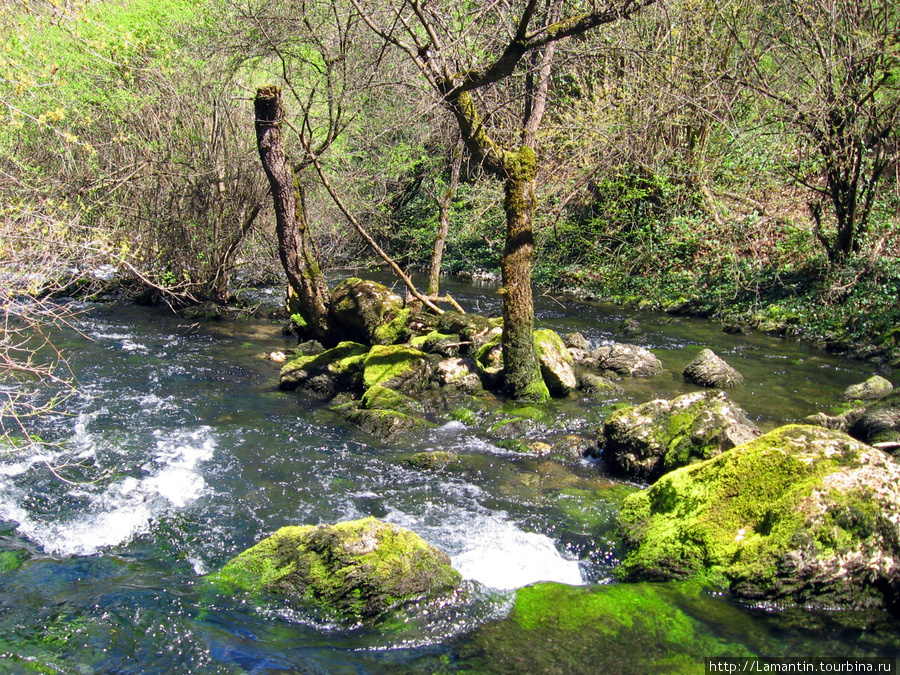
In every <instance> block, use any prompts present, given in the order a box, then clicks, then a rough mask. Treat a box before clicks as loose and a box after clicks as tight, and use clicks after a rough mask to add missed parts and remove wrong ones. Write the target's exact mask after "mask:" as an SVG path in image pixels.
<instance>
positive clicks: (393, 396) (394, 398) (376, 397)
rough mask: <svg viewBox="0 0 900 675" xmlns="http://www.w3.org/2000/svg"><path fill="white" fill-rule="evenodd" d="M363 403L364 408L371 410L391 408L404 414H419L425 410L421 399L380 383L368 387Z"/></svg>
mask: <svg viewBox="0 0 900 675" xmlns="http://www.w3.org/2000/svg"><path fill="white" fill-rule="evenodd" d="M362 404H363V407H364V408H367V409H369V410H373V409H379V410H391V411H394V412H399V413H404V414H419V415H421V414H422V413H423V412H424V409H423V405H422V403H421V401H417V400H415V399H413V398H410V397H409V396H404V395H403V394H401V393H399V392H397V391H394V390H393V389H388V388H387V387H382V386H381V385H378V384H376V385H375V386H374V387H369V388H368V389H366V393H364V394H363V397H362Z"/></svg>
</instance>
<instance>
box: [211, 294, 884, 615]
mask: <svg viewBox="0 0 900 675" xmlns="http://www.w3.org/2000/svg"><path fill="white" fill-rule="evenodd" d="M333 306H334V307H336V308H337V309H336V310H335V311H336V316H340V317H342V318H341V319H340V321H341V325H342V326H345V327H346V329H347V330H346V334H347V335H348V336H349V337H351V338H352V339H351V340H347V341H345V342H341V343H340V344H338V345H336V346H335V347H332V348H331V349H324V348H323V347H322V346H321V345H318V344H315V343H305V344H302V345H300V346H299V347H298V349H297V353H296V354H295V355H294V357H293V358H292V359H291V360H289V361H288V362H286V363H285V365H284V367H283V368H282V370H281V387H282V388H284V389H298V388H300V389H303V390H304V391H306V392H307V393H308V394H310V395H312V396H315V397H317V398H320V399H323V400H328V401H331V404H332V408H333V409H335V410H338V411H340V412H342V413H343V414H345V415H346V417H347V419H349V420H351V421H353V422H354V423H356V424H357V425H359V426H360V427H361V428H363V429H365V430H367V431H369V432H371V433H372V434H374V435H376V436H378V437H380V438H382V439H390V438H392V437H394V436H396V435H397V434H399V433H403V432H406V431H409V430H412V429H416V428H420V427H424V426H428V425H430V424H432V423H433V420H435V419H437V418H440V417H441V416H447V415H448V414H449V415H450V416H452V417H455V418H456V419H463V420H467V421H468V420H469V419H470V417H471V416H476V414H477V413H476V412H473V411H474V410H478V409H483V406H484V402H485V401H486V400H489V399H490V398H491V397H490V395H489V392H490V391H491V390H492V389H496V388H499V387H500V385H501V384H502V371H503V352H502V344H501V337H502V325H501V322H500V320H499V319H487V318H484V317H480V316H474V315H467V314H462V313H454V312H447V313H445V314H443V315H441V316H440V317H435V316H431V315H425V314H417V313H415V312H411V311H410V310H409V309H408V308H405V307H404V306H403V302H402V300H401V299H400V298H399V297H398V296H395V295H394V294H392V293H390V291H388V290H387V289H386V288H384V287H380V286H379V285H377V284H373V283H372V282H363V281H361V280H358V279H350V280H348V281H346V282H344V284H342V285H341V286H340V287H339V288H338V289H337V290H336V291H335V298H333ZM535 344H536V347H537V350H538V353H539V356H540V359H541V368H542V375H543V378H544V380H545V383H546V385H547V387H548V389H549V391H550V392H551V393H552V394H553V395H555V396H565V395H567V394H569V393H570V392H572V391H575V390H579V391H581V392H583V393H584V394H586V395H590V396H598V397H602V396H607V397H615V396H616V395H617V394H618V393H620V391H621V389H620V388H619V385H618V384H617V383H616V382H614V381H613V380H614V379H615V378H622V377H649V376H653V375H657V374H659V373H661V372H662V371H663V367H662V364H661V363H660V362H659V359H657V358H656V356H654V355H653V354H652V353H651V352H649V351H648V350H646V349H644V348H642V347H638V346H635V345H628V344H608V345H600V346H592V345H590V344H589V343H588V342H587V341H586V340H585V339H584V337H583V336H581V335H579V334H573V335H567V336H564V337H560V336H558V335H557V334H556V333H554V332H553V331H549V330H539V331H536V332H535ZM683 377H684V379H685V381H686V382H690V383H693V384H696V385H698V386H701V387H704V388H705V389H704V390H700V391H696V392H692V393H689V394H685V395H683V396H679V397H676V398H673V399H670V400H669V399H658V400H654V401H650V402H648V403H644V404H642V405H637V406H628V407H623V408H621V409H618V410H616V411H615V412H613V413H612V414H611V415H610V416H609V417H608V418H607V419H606V421H605V423H604V425H603V427H602V429H601V430H600V433H599V434H598V437H597V438H585V437H583V436H579V435H577V434H567V435H565V436H564V437H561V438H559V439H557V440H556V441H555V442H554V443H545V442H543V441H534V440H533V439H532V440H530V441H529V442H528V443H527V444H522V443H521V441H519V440H516V439H521V438H523V437H528V436H529V430H530V429H533V428H534V425H540V424H541V420H542V416H545V415H546V413H545V412H544V411H543V410H542V409H540V408H538V407H536V406H522V407H521V408H519V409H517V410H515V411H513V414H511V415H506V416H504V417H503V418H502V419H498V420H496V421H495V422H494V423H493V424H492V426H491V428H490V433H491V434H492V437H493V438H495V439H507V440H512V441H515V442H516V443H519V447H521V448H522V449H525V445H527V447H528V448H529V449H530V450H531V451H533V452H536V453H538V454H541V453H556V454H558V455H559V456H563V457H566V456H568V457H572V458H580V457H581V456H582V455H584V454H593V455H596V456H599V457H600V458H601V459H602V461H603V462H604V464H605V465H606V467H607V468H608V469H609V471H610V472H611V473H614V474H618V475H620V476H622V477H624V478H626V479H627V480H630V481H639V482H644V483H646V482H652V481H655V482H654V483H653V484H652V485H651V486H650V487H648V488H646V489H644V490H641V491H639V492H636V493H634V494H632V495H631V496H629V497H628V498H627V499H626V500H625V502H624V505H623V508H622V511H621V513H620V515H619V518H618V530H619V532H620V534H621V536H622V538H623V541H624V544H625V548H624V552H625V553H624V557H623V562H622V565H621V567H620V569H619V576H620V577H621V578H622V579H626V580H649V581H659V580H669V579H688V578H699V579H704V580H706V581H713V582H718V583H720V584H721V585H722V586H725V587H728V588H729V589H730V590H731V592H732V593H734V594H735V595H736V596H738V597H741V598H745V599H748V600H752V601H754V602H759V601H771V602H779V603H785V602H787V603H797V604H800V605H803V606H822V607H835V606H846V607H896V606H898V603H900V581H898V579H900V562H896V561H900V517H898V515H897V514H898V513H900V487H898V486H900V481H898V479H900V467H898V465H897V463H896V461H895V460H894V459H893V458H892V457H891V456H890V455H889V454H888V453H887V452H885V450H894V449H897V448H900V395H898V394H897V393H894V392H892V388H891V386H890V383H889V382H887V381H886V380H883V379H878V378H873V379H872V380H870V381H868V382H867V383H864V384H863V385H860V386H859V387H856V388H853V389H852V390H848V392H847V397H848V399H849V400H850V401H852V402H851V403H849V404H848V407H847V410H846V411H845V412H844V413H842V414H841V415H836V416H827V415H822V414H820V415H817V416H815V417H813V418H810V419H809V420H807V421H808V424H806V425H791V426H787V427H782V428H780V429H776V430H774V431H771V432H770V433H768V434H765V435H763V434H762V432H761V431H760V430H759V429H758V428H757V427H756V425H755V424H754V423H753V422H752V421H751V420H750V419H749V417H748V416H747V414H746V413H745V412H744V411H742V410H741V409H740V408H739V407H738V406H737V405H736V404H735V403H734V402H732V401H731V400H730V399H729V398H728V396H727V395H726V393H725V392H724V391H723V389H725V388H729V387H734V386H737V385H739V384H740V383H741V382H742V381H743V378H742V377H741V375H740V373H738V372H737V371H736V370H734V369H733V368H732V367H731V366H729V365H728V364H727V363H725V362H724V361H723V360H722V359H721V358H720V357H718V356H717V355H716V354H714V353H713V352H712V351H710V350H703V351H702V352H701V353H700V354H699V355H698V356H697V358H696V359H694V360H693V361H692V362H691V363H690V364H689V365H688V366H687V367H686V368H685V370H684V372H683ZM815 425H818V426H815ZM457 459H458V458H456V457H455V456H454V455H453V454H452V453H448V452H443V451H431V452H426V453H418V454H416V455H414V456H413V457H411V458H409V462H410V463H411V464H412V465H413V466H416V467H418V468H420V469H425V470H434V469H444V468H447V467H451V466H454V465H455V464H456V462H457ZM384 528H388V529H387V530H385V529H384ZM410 534H411V533H410ZM400 536H401V535H400V534H399V533H398V532H397V528H394V526H388V525H386V524H383V523H378V522H377V521H372V520H371V519H367V520H366V521H360V522H358V523H354V524H350V525H348V524H339V525H337V526H334V527H333V528H331V529H328V528H322V527H320V528H309V527H304V528H287V529H286V530H283V531H280V532H279V533H276V535H274V536H273V537H272V538H271V539H268V540H265V541H264V542H262V543H261V544H258V545H257V546H256V547H254V548H253V549H250V550H249V551H247V552H245V553H244V554H242V555H241V556H239V557H238V558H236V559H235V560H234V561H232V563H229V564H228V565H227V566H226V567H225V568H224V569H223V570H222V572H221V573H219V574H218V575H216V582H217V583H218V584H223V583H224V584H231V585H235V586H238V587H242V588H247V589H252V590H257V591H259V590H264V591H277V592H282V593H286V594H288V595H290V596H292V597H297V598H301V599H302V600H304V601H307V602H313V603H320V604H322V605H323V606H327V607H329V608H332V609H334V608H337V609H338V610H340V611H341V612H343V613H344V615H345V616H349V617H350V618H351V619H354V620H362V619H367V618H371V617H376V616H379V615H380V614H382V613H383V612H384V611H386V610H387V609H389V608H390V607H393V606H395V605H397V604H398V603H402V602H405V601H407V600H409V599H411V598H415V597H420V596H422V595H423V594H428V593H432V592H436V591H440V592H445V591H447V590H448V589H452V588H454V587H455V585H456V584H457V583H458V581H459V580H458V575H456V576H454V574H455V573H452V570H450V569H449V567H447V566H446V563H447V560H446V559H445V558H446V556H443V554H440V553H439V552H436V551H433V550H431V549H430V548H429V547H427V545H424V542H423V545H419V544H418V543H410V542H408V541H407V542H406V543H404V544H402V545H400V546H394V545H393V544H391V545H386V544H385V543H384V542H387V541H394V540H395V539H396V538H398V537H400ZM402 536H403V537H406V536H407V535H406V534H403V535H402ZM413 536H414V535H413ZM379 550H383V551H386V552H387V551H390V552H391V553H390V554H389V556H388V557H389V558H390V556H392V555H393V552H395V551H397V550H403V551H407V552H412V553H411V554H412V558H413V559H412V560H411V561H410V560H407V561H404V562H400V561H398V560H396V559H394V558H391V562H378V561H376V560H375V559H374V558H371V557H370V558H367V557H366V556H373V555H375V554H376V553H377V552H378V551H379ZM335 561H336V562H335ZM329 566H331V567H334V569H331V567H329ZM325 568H328V569H327V570H326V569H325ZM376 569H377V570H381V571H382V572H384V576H386V577H387V578H388V579H390V580H392V582H391V583H394V582H396V584H395V586H396V587H394V586H392V585H391V583H389V584H388V585H387V586H382V585H381V583H380V582H378V583H376V582H375V581H374V578H375V576H381V575H380V574H379V575H374V574H370V572H373V571H374V570H376ZM323 570H325V571H327V575H326V574H325V571H323ZM423 570H424V571H423ZM419 572H421V574H419ZM407 575H409V576H408V578H407ZM326 577H327V578H326ZM323 579H324V581H323ZM398 580H399V581H398ZM431 581H434V584H433V585H431V583H430V582H431Z"/></svg>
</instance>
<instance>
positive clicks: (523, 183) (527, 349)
mask: <svg viewBox="0 0 900 675" xmlns="http://www.w3.org/2000/svg"><path fill="white" fill-rule="evenodd" d="M504 163H505V164H506V167H507V175H508V177H507V179H506V181H505V182H504V185H503V192H504V199H503V208H504V211H505V212H506V246H505V248H504V250H503V259H502V260H501V261H500V269H501V273H502V275H503V287H502V288H501V289H500V295H501V296H502V298H503V372H504V379H505V383H506V389H507V392H508V393H509V394H510V395H511V396H513V397H514V398H518V399H528V400H544V399H547V398H549V397H550V394H549V392H548V391H547V386H546V384H545V383H544V379H543V377H542V376H541V365H540V361H539V360H538V356H537V350H536V349H535V346H534V299H533V297H532V291H531V266H532V262H533V260H534V231H533V229H532V217H533V215H534V209H535V197H534V177H535V170H536V163H535V155H534V150H532V149H531V148H530V147H528V146H523V147H522V148H520V149H519V150H518V151H517V152H507V153H506V155H505V162H504Z"/></svg>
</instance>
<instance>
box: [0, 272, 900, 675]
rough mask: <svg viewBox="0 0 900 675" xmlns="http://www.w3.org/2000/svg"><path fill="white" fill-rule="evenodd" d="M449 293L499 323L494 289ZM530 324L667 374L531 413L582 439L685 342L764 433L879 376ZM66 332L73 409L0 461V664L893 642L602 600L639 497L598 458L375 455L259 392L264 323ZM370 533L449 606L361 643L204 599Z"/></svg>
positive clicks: (267, 669) (828, 362) (449, 439)
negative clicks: (427, 572)
mask: <svg viewBox="0 0 900 675" xmlns="http://www.w3.org/2000/svg"><path fill="white" fill-rule="evenodd" d="M449 290H450V292H451V293H452V294H453V295H454V297H456V298H457V299H458V300H459V301H460V302H461V303H462V304H463V305H464V306H466V307H467V308H469V309H473V310H474V309H480V310H481V311H485V312H487V313H493V314H497V313H499V302H498V300H497V296H496V293H495V292H494V290H493V289H492V288H485V289H478V288H474V287H472V286H466V285H461V284H450V285H449ZM538 317H539V322H540V323H541V325H542V326H546V327H550V328H554V329H556V330H557V331H559V332H561V333H567V332H572V331H580V332H582V333H583V334H584V335H585V336H586V337H587V338H588V339H589V340H590V341H592V342H593V343H596V344H599V343H601V342H603V341H607V340H618V341H627V342H633V343H637V344H641V345H643V346H647V347H650V348H651V349H653V351H654V352H655V353H656V354H657V355H658V356H659V357H660V359H661V360H662V361H663V363H664V364H665V366H666V367H667V373H666V374H663V375H660V376H657V377H654V378H649V379H646V380H632V381H627V382H625V381H623V382H622V383H621V384H622V385H623V387H624V389H625V393H624V394H623V395H622V396H621V397H619V398H617V399H611V400H608V401H601V402H596V401H593V402H592V401H588V400H582V399H580V398H578V397H572V398H571V399H569V400H566V401H564V402H557V403H554V404H552V405H551V406H548V408H547V411H548V415H549V416H550V419H551V420H559V423H560V424H562V420H566V424H565V425H564V426H566V427H567V428H571V427H573V426H574V427H576V428H577V429H579V430H580V431H585V432H586V431H589V430H591V429H593V428H596V426H598V425H599V424H601V423H602V420H603V419H604V417H605V415H607V414H608V411H609V410H610V409H611V406H612V405H613V404H615V403H620V402H628V403H639V402H643V401H646V400H649V399H651V398H654V397H659V396H671V395H676V394H679V393H684V392H686V391H691V390H693V388H692V387H691V386H690V385H686V384H685V383H684V382H682V381H681V377H680V372H681V370H682V369H683V367H684V365H686V364H687V363H688V362H689V361H690V360H691V359H692V358H693V356H694V355H695V354H696V353H697V352H698V351H699V350H700V349H702V348H703V347H711V348H713V349H714V350H715V351H716V352H717V353H719V354H720V355H722V356H723V357H724V358H726V360H728V361H729V362H730V363H731V364H732V365H734V366H735V367H737V368H738V370H740V371H741V372H742V373H743V374H744V376H745V378H746V381H747V384H745V385H744V386H743V387H740V388H737V389H735V390H733V392H731V395H732V396H733V398H735V399H736V400H737V401H738V402H739V403H740V404H741V405H742V406H743V407H744V408H745V409H746V410H747V411H748V412H749V413H750V414H751V416H753V417H754V418H755V419H756V420H757V421H758V423H759V424H760V425H761V426H763V427H774V426H777V425H779V424H782V423H784V422H786V421H792V420H796V419H800V418H802V417H804V416H806V415H808V414H811V413H813V412H817V411H819V410H826V409H828V408H829V407H830V406H832V405H834V404H836V403H838V402H839V399H840V395H841V392H842V391H843V389H844V388H845V387H846V386H848V385H849V384H852V383H856V382H859V381H861V380H863V379H865V378H866V377H868V376H869V375H871V374H872V372H873V368H872V366H871V365H870V364H867V363H862V362H856V361H850V360H845V359H841V358H838V357H835V356H832V355H828V354H825V353H823V352H820V351H817V350H816V349H814V348H812V347H809V346H807V345H803V344H800V343H796V342H791V341H785V340H779V339H774V338H771V337H768V336H765V335H747V336H732V335H726V334H724V333H723V332H722V331H721V329H720V328H719V327H718V326H716V325H714V324H710V323H706V322H702V321H697V320H691V319H683V320H680V321H679V322H674V323H673V322H672V321H671V320H670V318H669V317H665V316H660V315H653V314H645V315H638V316H637V319H638V321H639V322H640V324H641V325H640V330H641V332H640V333H639V334H637V335H630V336H627V337H626V336H625V335H624V334H623V332H622V329H621V325H622V322H623V320H624V319H626V318H632V314H631V313H625V312H623V311H622V310H621V309H616V308H607V307H600V306H594V305H588V304H574V303H568V302H559V301H557V300H554V299H550V298H543V297H542V298H539V299H538ZM79 330H80V334H79V333H76V332H74V331H73V332H63V333H61V334H60V335H58V336H57V342H58V344H59V345H60V346H61V347H63V348H65V349H66V350H67V353H68V354H69V357H70V361H71V365H72V367H73V369H74V371H75V373H76V375H77V377H78V381H79V392H78V395H77V396H75V397H73V398H72V399H70V400H69V401H68V402H67V403H66V406H67V408H66V412H67V414H66V415H65V416H62V417H59V418H55V419H53V420H45V421H43V422H42V423H41V426H40V427H39V428H35V429H34V431H35V432H37V433H39V434H41V435H42V437H43V438H44V439H45V440H46V441H47V444H46V445H45V446H42V447H39V448H34V449H30V450H28V451H7V452H5V453H3V454H2V455H0V671H2V672H12V673H16V672H45V673H198V674H205V673H329V674H331V673H404V672H408V673H441V672H461V671H467V672H484V673H597V672H623V673H624V672H645V671H646V670H647V669H653V670H654V671H656V672H701V670H702V668H703V658H704V657H709V656H717V655H735V656H739V655H772V656H781V655H790V656H800V655H809V656H824V655H897V653H898V649H900V630H898V628H900V627H898V625H897V624H896V622H895V621H894V620H893V619H892V618H891V617H889V616H887V615H885V614H878V613H874V614H862V613H849V612H825V613H823V612H817V613H814V612H807V611H802V610H797V609H791V610H784V609H782V610H775V609H771V608H770V609H754V608H748V607H744V606H741V605H738V604H736V603H733V602H731V601H730V600H729V599H728V598H725V597H722V596H720V595H717V594H715V593H712V592H710V591H709V590H707V589H704V588H702V587H699V586H697V585H692V584H627V585H626V584H615V583H611V571H612V569H613V568H614V567H615V565H616V563H617V560H618V554H619V550H618V542H617V541H616V537H615V533H614V528H613V522H614V518H615V514H616V512H617V510H618V508H619V505H620V504H621V501H622V499H624V497H625V495H627V494H628V493H629V492H630V491H633V490H634V489H637V488H636V487H635V486H628V485H624V484H622V483H621V482H618V481H615V480H611V479H610V478H608V477H607V476H605V475H604V474H603V472H602V469H601V467H600V466H598V465H597V464H595V463H591V462H587V461H584V462H580V463H578V462H575V463H568V464H564V463H561V462H557V461H554V460H550V459H540V458H534V457H529V456H525V455H522V454H519V453H517V452H515V451H512V450H508V449H505V448H504V447H501V446H500V445H498V444H497V443H496V442H492V441H491V440H490V439H486V438H485V437H484V436H483V435H482V434H480V433H476V430H475V429H474V428H472V427H469V426H466V425H464V424H462V423H460V422H451V423H448V424H445V425H443V426H439V427H437V428H435V429H430V430H426V431H423V432H421V433H420V434H418V435H409V436H408V437H404V438H403V439H400V440H399V441H396V442H392V443H378V442H375V441H373V440H372V439H371V438H369V437H367V436H366V435H365V434H363V433H362V432H360V431H358V430H356V429H354V428H351V427H348V426H346V425H344V424H343V423H342V421H341V420H340V418H339V417H338V416H337V415H335V414H334V413H332V412H330V411H328V410H327V409H325V408H323V407H322V406H321V405H319V404H317V403H315V402H313V401H310V400H308V399H306V398H304V397H303V396H302V395H299V394H285V393H282V392H280V391H278V390H277V387H276V379H277V367H276V366H274V365H273V364H272V363H271V362H268V361H266V360H264V359H260V358H258V356H259V355H260V354H265V353H268V352H270V351H273V350H279V349H285V348H288V347H290V346H291V345H292V341H291V340H290V339H289V338H287V337H284V336H283V335H281V331H280V326H278V325H276V324H273V323H267V322H252V321H247V322H228V323H226V322H223V323H214V324H209V325H204V326H196V325H191V324H189V322H184V321H180V320H178V319H177V318H174V317H171V316H169V315H167V314H164V313H161V312H159V313H158V312H155V311H150V310H147V309H145V308H132V307H105V306H100V307H91V308H87V310H86V312H85V313H84V314H83V315H82V316H81V317H80V319H79ZM888 377H891V374H890V373H888ZM485 414H486V415H488V416H490V415H492V414H495V413H494V412H490V411H489V412H487V413H485ZM551 424H552V422H551ZM432 448H434V449H436V448H441V449H450V450H454V451H455V452H456V453H458V454H459V455H460V456H461V457H463V459H464V461H463V462H461V463H460V465H459V466H457V467H455V468H450V469H447V470H445V471H442V472H438V473H434V472H425V471H421V470H418V469H415V468H413V467H412V466H410V465H409V464H407V463H406V462H405V459H406V458H408V457H409V455H410V454H411V453H413V452H417V451H421V450H426V449H432ZM368 515H373V516H376V517H379V518H382V519H385V520H388V521H391V522H395V523H398V524H400V525H403V526H405V527H409V528H411V529H413V530H415V531H416V532H417V533H419V534H420V535H421V536H423V537H424V538H425V539H426V540H427V541H429V542H430V543H432V544H434V545H436V546H438V547H439V548H441V549H443V550H445V551H446V552H447V553H448V554H449V555H450V556H451V559H452V561H453V564H454V566H455V567H456V568H457V569H458V570H460V571H461V572H462V573H463V576H464V577H466V578H467V579H469V581H468V582H467V583H466V585H465V586H464V588H463V590H462V591H461V592H460V593H459V594H457V595H456V596H455V597H454V598H452V599H450V600H445V601H443V602H440V603H431V604H429V603H423V604H420V605H416V606H412V607H406V608H401V609H400V610H398V612H397V613H396V614H395V615H393V616H391V617H389V618H388V619H387V620H386V621H385V622H383V623H381V624H379V625H378V626H376V627H369V628H366V627H361V626H342V625H335V624H333V623H329V622H328V621H327V620H326V619H324V618H322V617H318V616H315V615H314V614H312V613H311V612H309V611H307V610H304V609H303V608H299V607H294V606H291V605H290V604H285V603H282V602H279V601H277V600H275V599H272V600H271V601H270V602H264V603H261V602H259V601H258V599H251V598H249V597H245V596H242V595H240V594H237V595H232V596H223V595H220V594H217V593H215V592H214V591H212V590H211V589H210V588H209V587H207V586H206V584H205V582H204V580H203V575H204V574H206V573H207V572H210V571H214V570H216V569H218V568H219V567H220V566H221V565H222V564H223V563H224V562H225V561H227V560H228V559H229V558H231V557H232V556H234V555H235V554H236V553H238V552H239V551H241V550H243V549H244V548H246V547H248V546H250V545H251V544H253V543H255V542H257V541H258V540H259V539H260V538H261V537H263V536H265V535H267V534H269V533H271V532H273V531H274V530H276V529H277V528H279V527H281V526H283V525H286V524H299V523H312V524H315V523H323V522H334V521H338V520H344V519H349V518H358V517H363V516H368ZM538 582H548V583H540V584H538ZM535 584H538V585H535ZM517 589H524V590H519V591H518V592H517Z"/></svg>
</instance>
